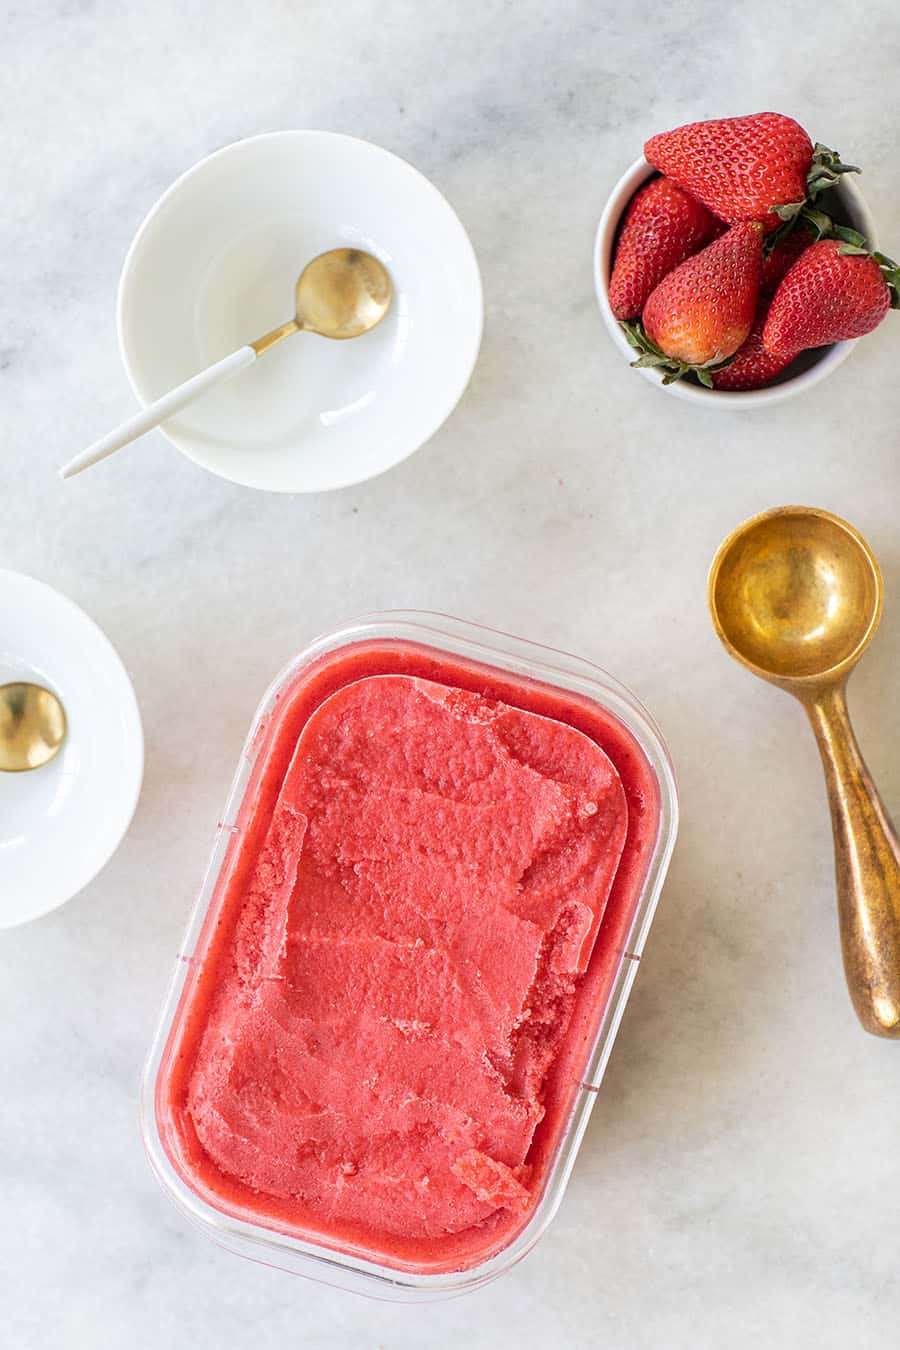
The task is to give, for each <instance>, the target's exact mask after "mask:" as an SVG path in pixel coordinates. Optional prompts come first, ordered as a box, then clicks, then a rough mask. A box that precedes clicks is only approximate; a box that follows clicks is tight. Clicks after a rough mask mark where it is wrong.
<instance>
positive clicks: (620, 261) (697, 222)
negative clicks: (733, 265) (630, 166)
mask: <svg viewBox="0 0 900 1350" xmlns="http://www.w3.org/2000/svg"><path fill="white" fill-rule="evenodd" d="M720 228H721V225H720V222H719V221H718V220H716V218H715V216H711V215H710V213H709V212H708V211H707V209H706V207H705V206H701V204H700V203H699V202H698V201H697V200H696V199H695V198H694V197H689V196H688V194H687V193H686V192H682V190H681V188H679V187H676V186H675V184H674V183H670V182H669V180H668V178H654V179H653V180H652V181H651V182H649V183H647V184H646V186H645V187H642V188H641V189H640V190H639V191H638V192H636V193H635V194H634V196H633V197H632V199H631V201H630V202H629V204H628V209H627V211H626V212H625V216H624V218H623V220H622V225H621V228H620V230H619V239H618V243H617V244H616V258H615V263H614V264H613V270H612V277H611V278H610V282H609V304H610V308H611V309H612V312H613V314H615V316H616V318H617V319H633V318H634V317H635V315H637V314H640V312H641V310H642V309H643V308H644V305H645V304H646V303H647V297H648V296H649V294H650V292H651V291H652V290H653V288H654V286H656V285H657V283H658V282H660V281H662V279H663V277H664V276H665V275H666V273H667V272H671V271H672V269H673V267H677V266H678V264H679V263H680V262H684V260H685V258H689V257H690V256H691V254H692V253H696V252H697V250H698V249H701V248H703V247H704V245H705V244H708V243H709V242H710V240H711V239H713V238H715V235H716V233H717V231H718V230H719V229H720Z"/></svg>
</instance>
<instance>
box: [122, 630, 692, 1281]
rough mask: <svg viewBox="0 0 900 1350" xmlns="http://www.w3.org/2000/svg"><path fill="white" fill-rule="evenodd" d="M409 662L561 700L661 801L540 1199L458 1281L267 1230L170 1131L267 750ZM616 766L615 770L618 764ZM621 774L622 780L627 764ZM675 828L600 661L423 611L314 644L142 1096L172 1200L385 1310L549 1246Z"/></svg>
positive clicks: (627, 707) (227, 858)
mask: <svg viewBox="0 0 900 1350" xmlns="http://www.w3.org/2000/svg"><path fill="white" fill-rule="evenodd" d="M410 652H412V653H418V654H419V656H421V654H423V653H424V654H425V655H426V656H429V655H430V656H432V657H435V658H437V659H438V660H440V659H441V658H444V659H446V660H448V661H449V662H451V663H452V665H453V666H454V668H456V669H457V670H458V671H464V672H466V678H467V679H468V680H469V687H472V688H477V687H478V681H479V678H480V675H483V676H484V677H485V680H486V681H489V682H490V684H491V685H492V686H493V687H494V688H496V687H497V684H498V681H499V682H500V685H501V686H505V689H506V691H507V692H504V694H503V700H504V701H505V702H507V703H512V704H516V703H518V704H519V706H522V707H526V708H527V707H528V704H529V699H534V700H535V701H538V700H543V701H544V703H545V704H546V700H547V698H548V697H550V698H551V699H552V700H555V702H556V703H557V705H558V708H559V712H558V713H557V714H556V715H557V716H559V718H560V720H564V721H571V723H572V724H573V725H577V722H578V719H579V715H580V714H581V715H590V714H591V713H592V712H593V716H594V717H596V716H597V714H598V711H599V712H600V713H602V714H603V715H604V717H605V720H606V722H607V723H608V724H609V725H610V726H611V727H613V728H615V738H616V740H617V743H618V744H619V746H620V749H621V750H622V752H623V753H624V755H625V757H626V758H627V757H628V756H629V755H631V754H634V755H636V756H638V757H639V759H640V765H641V772H642V773H643V774H644V780H643V781H645V782H652V784H654V785H655V788H654V791H655V792H656V794H657V797H656V801H655V802H654V803H652V806H653V810H654V812H655V830H654V829H653V828H652V825H650V824H648V825H647V826H646V829H645V831H644V835H645V838H644V842H643V843H642V845H641V847H640V848H639V849H638V850H637V851H636V852H634V853H633V855H632V863H631V864H629V869H628V876H627V877H625V878H624V879H622V888H621V894H619V895H618V896H617V898H616V903H615V904H614V903H613V896H616V886H618V885H619V878H617V881H616V883H615V885H614V889H613V893H612V894H611V896H610V901H609V903H608V905H607V909H606V911H605V913H604V917H603V920H602V923H601V927H600V931H599V934H598V937H597V941H596V944H595V950H594V955H593V956H592V958H591V964H590V965H589V967H588V974H587V975H586V976H585V982H586V984H585V990H586V992H585V994H584V997H585V1000H586V1001H585V1004H584V1006H583V1007H581V1009H580V1012H579V1016H580V1018H581V1020H580V1022H579V1027H580V1028H581V1033H580V1039H579V1041H578V1045H577V1049H576V1050H575V1051H573V1052H572V1053H571V1054H570V1055H569V1058H568V1059H567V1063H568V1064H570V1065H571V1066H572V1067H573V1071H572V1072H571V1073H570V1074H568V1076H567V1077H566V1081H565V1083H564V1087H565V1091H566V1097H565V1102H566V1105H565V1109H564V1111H563V1112H562V1114H561V1115H560V1117H559V1123H558V1126H557V1127H556V1130H555V1136H554V1137H552V1138H551V1139H550V1140H549V1142H545V1148H544V1155H543V1158H542V1161H541V1163H540V1166H539V1167H537V1168H536V1182H535V1187H534V1189H535V1197H536V1198H535V1201H534V1203H533V1205H532V1206H531V1207H530V1209H529V1210H528V1212H527V1214H526V1215H525V1216H524V1217H523V1221H522V1225H521V1227H520V1228H519V1230H518V1231H516V1232H515V1233H514V1234H513V1235H512V1237H511V1238H510V1239H509V1240H505V1241H504V1245H503V1246H502V1247H501V1248H500V1249H499V1250H496V1251H493V1252H491V1253H489V1254H488V1255H487V1257H486V1259H483V1260H478V1261H477V1263H475V1264H471V1263H469V1264H467V1265H465V1266H463V1267H461V1268H457V1269H438V1270H435V1269H425V1268H418V1269H417V1268H415V1266H414V1265H409V1264H402V1265H399V1264H394V1263H387V1262H385V1263H382V1262H380V1261H378V1260H373V1259H370V1258H369V1256H367V1255H366V1254H364V1253H360V1252H359V1251H353V1250H342V1249H340V1248H339V1247H336V1246H334V1245H326V1244H325V1243H324V1242H319V1241H310V1240H307V1239H306V1238H303V1237H300V1236H298V1235H297V1233H296V1232H291V1231H288V1230H287V1227H279V1226H277V1225H276V1224H274V1223H271V1222H270V1221H268V1220H267V1221H265V1222H263V1221H260V1219H259V1217H258V1216H255V1215H253V1214H252V1213H250V1212H248V1211H247V1209H246V1208H243V1210H242V1208H241V1207H240V1206H238V1205H230V1204H228V1203H225V1202H223V1201H222V1200H221V1197H219V1196H216V1195H212V1194H209V1193H203V1187H202V1186H201V1185H199V1184H198V1183H197V1182H196V1179H195V1178H194V1177H192V1176H191V1175H190V1174H189V1170H188V1169H186V1167H184V1166H183V1165H182V1163H181V1161H180V1159H179V1157H178V1150H177V1147H176V1146H175V1144H173V1142H172V1138H171V1136H170V1134H169V1133H168V1126H167V1123H166V1122H167V1117H166V1102H167V1096H166V1088H167V1084H168V1082H169V1075H170V1074H171V1073H172V1071H173V1062H174V1059H175V1058H176V1057H177V1055H178V1053H179V1037H180V1035H181V1033H182V1032H183V1030H184V1026H185V1024H186V1021H187V1019H189V1018H190V1017H191V1015H192V999H193V998H195V996H196V994H197V990H198V988H199V987H200V984H199V982H200V981H201V979H202V976H203V971H204V963H205V961H206V959H207V954H208V952H209V948H210V943H211V940H212V937H213V934H214V933H215V930H216V927H217V923H218V922H219V921H220V919H221V918H222V915H221V914H220V910H221V909H222V906H223V904H224V903H225V897H226V896H227V884H228V877H229V875H230V870H231V869H233V868H234V866H235V865H236V860H238V859H239V858H240V856H241V839H242V834H243V831H244V828H245V825H246V822H247V819H248V813H249V812H251V811H252V809H253V808H254V806H255V805H257V803H256V800H255V798H256V792H257V789H258V788H259V782H260V776H261V774H262V766H263V764H264V762H265V752H266V748H267V747H268V746H269V745H270V744H272V742H273V738H274V737H275V736H276V735H277V732H278V728H279V725H280V722H279V718H280V717H286V716H287V712H286V711H285V709H286V707H287V705H289V704H290V702H291V699H292V698H293V696H294V691H296V690H297V689H300V690H301V692H302V691H303V690H307V689H308V688H309V687H311V686H312V684H313V683H315V687H316V688H318V687H319V685H320V684H322V682H323V680H324V682H325V683H326V684H327V683H328V682H329V681H330V688H328V689H327V691H326V692H323V693H322V698H324V697H325V696H327V692H332V691H333V689H334V688H335V687H340V685H341V684H342V683H347V682H349V681H350V679H352V678H358V676H356V677H354V676H352V675H350V676H348V678H347V680H343V679H342V678H341V676H340V674H339V673H338V668H339V667H340V669H341V670H343V669H345V668H346V665H347V661H348V655H349V657H350V658H352V660H356V659H357V655H358V654H359V655H360V656H364V657H365V659H366V660H367V661H371V660H375V661H376V662H382V663H385V662H386V663H387V665H386V668H385V672H384V673H388V672H389V671H390V670H391V669H393V668H395V667H396V664H397V662H398V661H399V662H401V663H402V661H403V660H405V659H406V657H407V655H408V654H409V653H410ZM416 659H419V658H418V657H417V658H416ZM392 663H393V664H392ZM374 673H379V672H378V671H377V670H376V671H375V672H374ZM335 680H336V681H337V685H335ZM323 688H324V685H323ZM611 757H612V758H613V762H614V763H615V762H616V760H615V756H614V755H612V754H611ZM616 767H617V768H619V769H620V771H621V767H622V766H621V765H620V764H617V765H616ZM629 828H630V827H629ZM676 828H677V797H676V788H675V779H674V774H673V770H672V764H671V761H670V758H669V754H668V751H667V749H666V746H665V744H664V742H663V739H662V737H661V735H660V733H659V731H658V729H657V728H656V725H655V724H654V722H653V720H652V719H651V718H650V716H649V714H648V713H647V712H646V711H645V709H644V708H643V707H642V706H641V704H640V703H639V702H638V701H637V699H636V698H635V697H634V696H633V695H632V694H631V693H629V691H628V690H627V689H625V688H624V687H623V686H622V685H620V684H619V683H618V682H617V681H615V680H614V679H612V678H611V677H610V676H609V675H607V674H606V673H605V672H604V671H602V670H600V669H599V668H598V667H596V666H594V665H592V664H590V663H589V662H587V661H584V660H581V659H579V658H578V657H574V656H568V655H564V654H563V653H560V652H556V651H553V650H551V649H550V648H547V647H541V646H537V645H535V644H534V643H531V642H526V641H523V640H521V639H519V638H514V637H510V636H507V635H506V634H501V633H496V632H493V631H491V630H489V629H486V628H480V627H476V626H475V625H472V624H468V623H464V622H462V621H460V620H457V619H451V618H448V617H445V616H443V615H439V614H423V613H414V612H399V611H398V612H391V613H385V614H378V615H373V616H371V617H367V618H365V619H361V620H359V621H357V622H355V623H352V624H350V625H348V626H347V627H344V628H340V629H337V630H335V631H333V632H330V633H327V634H325V635H324V636H323V637H321V638H319V639H318V640H317V641H315V642H313V643H312V644H311V645H310V646H309V647H307V648H306V649H305V650H304V651H302V652H301V653H300V654H299V655H298V656H297V657H296V659H295V660H294V661H292V662H291V663H290V665H289V666H288V667H287V668H286V669H285V670H284V671H282V673H281V674H280V675H279V676H278V677H277V679H276V680H275V682H274V683H273V684H272V685H271V687H270V688H269V689H268V691H267V692H266V694H265V696H264V698H263V700H262V703H261V704H260V706H259V709H258V711H257V714H256V717H255V718H254V721H253V725H252V726H251V728H250V732H249V735H248V737H247V741H246V744H245V746H244V749H243V752H242V754H241V758H240V762H239V764H238V768H237V772H236V775H235V778H234V782H233V784H232V788H231V792H230V794H229V797H228V803H227V806H226V808H225V812H224V814H223V817H222V820H221V822H220V824H219V828H218V831H217V834H216V837H215V843H214V846H213V851H212V857H211V859H210V862H209V866H208V868H207V871H206V876H205V878H204V881H203V885H202V887H201V890H200V894H199V896H198V897H197V901H196V903H195V905H194V908H193V912H192V914H191V919H190V923H189V925H188V930H187V933H186V935H185V938H184V942H183V945H182V948H181V952H180V954H179V956H178V959H177V961H176V965H175V973H174V976H173V979H172V983H171V987H170V989H169V993H168V996H167V998H166V1001H165V1006H164V1008H163V1012H162V1017H161V1020H160V1024H159V1029H158V1031H157V1034H156V1037H155V1040H154V1043H153V1046H152V1049H151V1052H150V1055H149V1058H148V1062H147V1065H146V1069H145V1073H144V1079H143V1084H142V1092H141V1119H142V1130H143V1136H144V1142H145V1145H146V1148H147V1153H148V1156H149V1159H150V1162H151V1164H152V1167H153V1169H154V1171H155V1173H156V1175H157V1177H158V1178H159V1180H160V1183H161V1184H162V1186H163V1188H164V1190H166V1191H167V1192H168V1194H169V1195H170V1196H171V1197H172V1199H173V1200H174V1201H175V1203H176V1205H177V1206H178V1207H179V1208H180V1209H181V1210H182V1211H183V1212H184V1214H185V1215H186V1216H187V1217H188V1218H189V1219H191V1220H193V1221H194V1222H195V1223H197V1224H199V1225H200V1226H201V1227H202V1228H203V1229H204V1230H205V1231H206V1232H207V1234H208V1235H209V1236H210V1237H211V1238H213V1239H214V1240H215V1241H217V1242H218V1243H220V1244H221V1245H222V1246H224V1247H226V1248H228V1249H229V1250H230V1251H233V1252H237V1253H239V1254H240V1255H242V1256H246V1257H250V1258H252V1259H254V1260H257V1261H262V1262H264V1263H266V1264H268V1265H271V1266H276V1267H281V1268H282V1269H284V1270H289V1271H293V1272H296V1273H298V1274H302V1275H306V1276H308V1277H310V1278H312V1279H317V1280H320V1281H322V1282H324V1283H327V1284H332V1285H337V1286H339V1287H341V1288H345V1289H350V1290H354V1291H356V1292H359V1293H365V1294H368V1295H370V1296H373V1297H376V1298H383V1299H390V1300H396V1301H418V1300H423V1299H433V1298H443V1297H449V1296H452V1295H454V1294H459V1293H463V1292H465V1291H467V1290H469V1289H474V1288H477V1287H478V1286H479V1285H482V1284H484V1283H486V1282H487V1281H488V1280H491V1279H493V1278H495V1277H496V1276H497V1275H499V1274H501V1273H502V1272H503V1271H505V1270H508V1269H509V1268H510V1267H511V1266H512V1265H514V1264H515V1263H516V1262H517V1261H519V1260H521V1258H522V1257H523V1256H524V1255H525V1254H526V1253H527V1252H528V1251H530V1250H531V1248H532V1247H533V1246H534V1244H535V1243H536V1242H537V1240H538V1239H539V1238H540V1237H541V1236H542V1234H543V1233H544V1232H545V1230H546V1228H547V1226H548V1224H549V1223H550V1221H551V1220H552V1218H553V1216H554V1214H555V1213H556V1211H557V1209H558V1207H559V1204H560V1202H561V1200H562V1197H563V1193H564V1191H565V1188H566V1185H567V1182H568V1179H569V1176H570V1174H571V1171H572V1167H573V1165H574V1162H575V1158H576V1155H577V1153H578V1148H579V1145H580V1143H581V1139H582V1136H583V1134H584V1131H585V1127H586V1125H587V1122H588V1118H589V1116H590V1113H591V1109H592V1107H593V1104H594V1101H595V1098H596V1094H597V1090H598V1088H599V1086H600V1082H601V1080H602V1078H603V1073H604V1070H605V1068H606V1064H607V1061H608V1059H609V1055H610V1052H611V1050H612V1045H613V1041H614V1040H615V1036H616V1032H617V1030H618V1027H619V1023H620V1021H621V1018H622V1013H623V1011H624V1009H625V1004H626V1002H627V999H628V995H629V992H630V990H631V986H632V983H633V981H634V977H635V973H636V971H637V967H638V963H639V959H640V956H641V952H642V950H643V947H644V942H645V940H646V937H647V933H648V930H649V928H650V923H651V921H652V918H653V914H654V910H655V908H656V903H657V900H658V898H659V893H660V890H661V887H662V884H663V880H664V878H665V874H666V870H667V867H668V863H669V859H670V856H671V853H672V848H673V846H674V842H675V833H676ZM595 960H598V961H600V962H601V963H602V965H601V966H598V968H597V970H598V972H599V973H598V974H596V975H592V974H591V972H592V970H593V963H594V961H595ZM211 978H212V977H211ZM575 1070H577V1071H575ZM529 1156H530V1155H529Z"/></svg>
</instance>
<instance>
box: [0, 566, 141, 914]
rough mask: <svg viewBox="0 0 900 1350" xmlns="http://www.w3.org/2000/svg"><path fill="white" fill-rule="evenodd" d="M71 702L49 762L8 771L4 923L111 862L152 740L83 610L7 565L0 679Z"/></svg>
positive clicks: (0, 778)
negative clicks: (146, 736) (61, 737)
mask: <svg viewBox="0 0 900 1350" xmlns="http://www.w3.org/2000/svg"><path fill="white" fill-rule="evenodd" d="M16 680H25V681H29V682H32V683H35V684H42V685H44V686H45V687H46V688H48V689H52V690H53V692H54V693H55V694H57V695H58V697H59V698H60V699H61V700H62V702H63V705H64V707H65V710H66V717H67V720H68V732H67V735H66V739H65V742H64V744H63V748H62V749H61V750H60V752H59V754H58V755H57V756H56V757H55V758H54V759H52V760H51V761H50V763H49V764H45V765H44V766H43V768H40V769H32V770H30V771H28V772H26V773H2V772H0V928H13V927H15V926H16V925H17V924H20V923H27V922H28V921H29V920H30V919H36V918H38V917H39V916H40V915H41V914H47V913H49V911H50V910H51V909H56V908H57V906H58V905H62V904H64V903H65V901H66V900H70V899H71V898H72V896H73V895H75V894H76V893H77V892H78V891H80V890H81V889H82V887H84V886H86V885H87V884H88V882H89V881H91V880H92V879H93V878H94V877H95V876H96V875H97V873H98V872H99V871H100V869H101V867H103V866H104V864H105V863H107V862H108V861H109V859H110V858H111V857H112V855H113V853H115V851H116V849H117V848H118V846H119V843H120V842H121V839H122V836H123V835H124V834H125V831H126V830H127V829H128V826H129V824H130V823H131V817H132V816H133V815H134V810H135V807H136V806H137V801H138V796H139V794H140V790H141V779H142V777H143V772H144V737H143V733H142V731H141V718H140V713H139V712H138V705H137V700H136V698H135V696H134V690H133V689H132V687H131V681H130V680H129V678H128V675H127V674H126V672H125V667H124V666H123V665H122V662H121V661H120V660H119V657H118V656H117V654H116V652H115V650H114V648H113V647H112V645H111V644H110V642H109V640H108V638H106V637H104V635H103V633H101V631H100V629H99V628H98V627H97V625H96V624H95V623H94V622H93V620H92V619H89V618H88V616H87V615H86V614H85V613H84V611H83V610H81V609H79V608H78V606H77V605H75V604H73V603H72V601H71V600H67V599H66V598H65V596H62V595H60V594H59V592H58V591H54V590H52V589H51V587H49V586H45V585H44V584H43V582H40V581H35V580H34V579H33V578H32V577H26V576H22V575H20V574H19V573H18V572H7V571H2V570H0V684H11V683H12V682H14V681H16Z"/></svg>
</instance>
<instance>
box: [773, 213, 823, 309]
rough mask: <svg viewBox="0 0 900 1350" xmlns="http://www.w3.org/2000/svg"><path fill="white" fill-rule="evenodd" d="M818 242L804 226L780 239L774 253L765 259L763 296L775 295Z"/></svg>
mask: <svg viewBox="0 0 900 1350" xmlns="http://www.w3.org/2000/svg"><path fill="white" fill-rule="evenodd" d="M815 242H816V236H815V235H814V234H812V233H811V232H810V231H809V230H804V229H803V228H802V226H798V227H797V229H795V230H791V232H790V234H787V235H785V237H784V238H783V239H779V241H778V243H777V244H776V245H775V247H774V248H773V249H772V252H771V253H769V254H767V255H766V256H765V257H764V258H763V265H762V273H761V275H760V278H759V289H760V291H761V292H762V294H763V295H774V294H775V291H776V290H777V289H778V286H779V284H780V282H781V280H782V278H783V277H784V276H785V274H786V273H787V272H788V270H789V269H790V268H791V267H793V265H794V263H795V262H796V261H797V259H798V258H799V257H800V254H801V253H804V252H805V251H806V250H807V249H808V248H809V246H810V244H814V243H815Z"/></svg>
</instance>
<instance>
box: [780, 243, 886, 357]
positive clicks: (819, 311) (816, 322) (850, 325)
mask: <svg viewBox="0 0 900 1350" xmlns="http://www.w3.org/2000/svg"><path fill="white" fill-rule="evenodd" d="M856 237H857V238H860V237H861V236H856ZM898 281H900V275H898V271H897V268H896V266H895V265H894V264H893V263H891V262H890V259H888V258H884V257H883V255H882V254H877V255H875V256H872V255H871V254H870V253H869V252H868V251H867V250H866V249H865V248H863V247H862V246H861V245H857V244H853V243H847V242H845V241H844V240H841V239H822V240H820V241H819V243H817V244H813V245H812V246H811V247H810V248H808V249H807V250H806V251H805V253H802V254H801V256H800V257H799V258H798V259H797V261H796V262H795V263H794V265H793V267H792V268H791V269H790V271H789V272H788V274H787V276H786V277H785V278H784V280H783V281H782V283H781V285H780V286H779V287H778V290H777V291H776V292H775V295H774V297H773V300H772V304H771V308H770V309H769V317H768V319H767V320H766V326H765V328H764V329H763V343H764V344H765V348H766V351H768V352H771V353H772V354H773V356H796V354H797V352H802V351H805V350H806V349H807V347H822V346H824V345H825V344H826V343H829V342H843V341H845V340H846V339H847V338H857V337H862V336H863V335H864V334H865V333H871V331H872V329H873V328H877V327H878V325H879V324H880V323H881V321H882V319H883V318H884V316H885V315H886V314H887V312H888V310H889V309H890V307H891V305H892V304H896V303H897V289H896V288H897V285H898Z"/></svg>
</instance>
